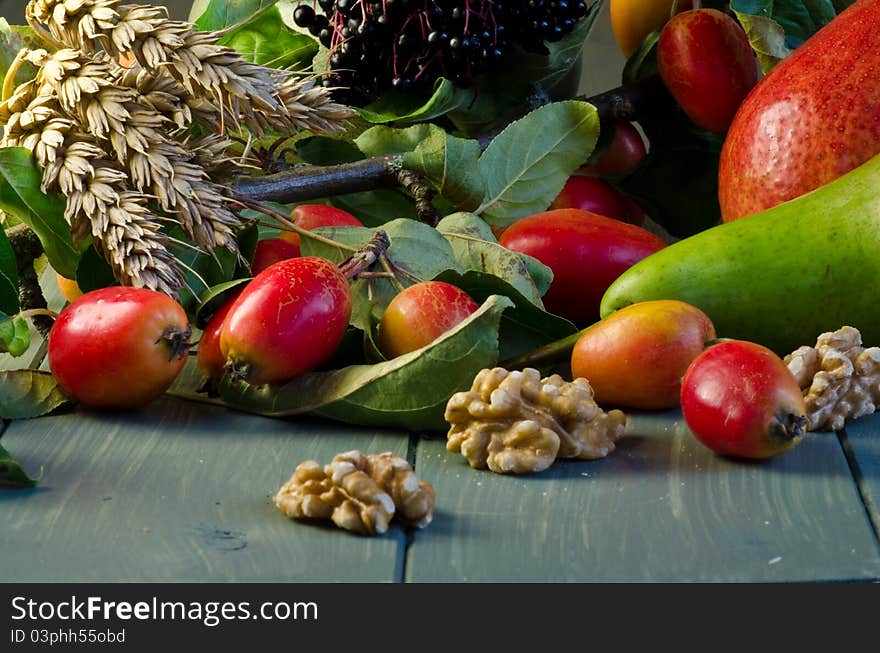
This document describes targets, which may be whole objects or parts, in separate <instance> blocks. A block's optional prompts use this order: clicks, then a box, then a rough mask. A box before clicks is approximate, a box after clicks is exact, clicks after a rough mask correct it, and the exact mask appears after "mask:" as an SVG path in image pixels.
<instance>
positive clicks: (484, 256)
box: [437, 213, 552, 309]
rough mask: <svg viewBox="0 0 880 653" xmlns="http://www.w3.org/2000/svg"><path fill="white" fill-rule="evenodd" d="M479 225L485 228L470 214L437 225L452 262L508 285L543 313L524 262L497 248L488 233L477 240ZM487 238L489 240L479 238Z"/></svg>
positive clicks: (515, 254) (454, 215) (463, 214)
mask: <svg viewBox="0 0 880 653" xmlns="http://www.w3.org/2000/svg"><path fill="white" fill-rule="evenodd" d="M480 223H482V224H483V225H485V224H486V223H485V222H484V221H483V220H481V219H480V218H478V217H477V216H475V215H473V214H470V213H455V214H453V215H450V216H447V217H445V218H443V220H441V221H440V223H439V224H438V225H437V231H439V232H440V233H441V234H443V237H444V238H446V240H448V241H449V244H450V245H452V251H453V253H454V254H455V258H456V259H457V260H458V262H459V263H460V264H461V267H462V268H463V269H464V270H466V271H471V270H473V271H476V272H485V273H487V274H489V275H493V276H496V277H498V278H500V279H502V280H504V281H505V282H507V283H508V284H510V286H511V287H512V288H515V289H516V290H517V292H518V293H519V294H520V295H521V296H522V297H524V298H525V299H527V300H528V301H529V302H531V303H532V304H534V305H535V306H537V307H539V308H542V309H543V308H544V304H543V303H542V302H541V293H539V292H538V289H537V287H535V282H534V281H533V280H532V276H531V275H530V274H529V269H528V268H527V267H526V264H525V262H524V261H523V259H522V258H520V256H519V255H518V254H517V253H516V252H513V251H511V250H509V249H507V248H506V247H502V246H501V245H499V244H498V243H497V242H496V241H495V238H494V236H492V231H491V229H489V233H488V234H486V233H485V232H482V233H480V234H479V236H476V235H474V234H475V233H477V232H478V230H479V231H482V228H481V227H480ZM486 235H488V236H490V237H491V240H489V239H486V238H483V237H481V236H486ZM551 274H552V273H551ZM490 294H491V293H490ZM497 294H501V293H497Z"/></svg>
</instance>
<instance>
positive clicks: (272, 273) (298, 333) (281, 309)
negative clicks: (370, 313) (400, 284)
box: [220, 256, 351, 385]
mask: <svg viewBox="0 0 880 653" xmlns="http://www.w3.org/2000/svg"><path fill="white" fill-rule="evenodd" d="M350 317H351V290H350V289H349V286H348V281H347V280H346V278H345V277H344V276H343V275H342V273H341V272H340V271H339V268H338V267H336V266H335V265H334V264H333V263H331V262H330V261H327V260H325V259H321V258H317V257H314V256H302V257H299V258H291V259H286V260H284V261H279V262H278V263H275V264H274V265H271V266H269V267H268V268H266V269H265V270H263V271H262V272H261V273H260V274H258V275H257V276H256V277H254V278H253V279H252V280H251V281H250V282H249V283H248V284H247V286H245V287H244V289H243V290H242V292H241V294H240V295H239V296H238V298H236V300H235V303H234V304H233V305H232V307H231V308H230V309H229V314H228V315H227V316H226V320H225V321H224V323H223V327H222V328H221V331H220V351H221V352H222V355H223V357H224V358H225V359H226V360H227V361H228V362H229V363H230V364H231V365H232V367H233V369H234V370H237V371H238V373H239V374H240V375H241V376H242V377H243V378H244V379H246V380H247V381H248V382H249V383H253V384H257V385H260V384H264V383H276V382H279V381H286V380H288V379H292V378H293V377H295V376H297V375H299V374H302V373H304V372H308V371H310V370H312V369H314V368H315V367H317V366H318V365H320V364H321V363H322V362H323V361H325V360H326V359H327V358H329V357H330V355H331V354H332V353H333V352H334V351H335V350H336V348H337V347H338V346H339V343H340V342H341V341H342V336H343V335H344V334H345V329H346V327H347V326H348V320H349V318H350Z"/></svg>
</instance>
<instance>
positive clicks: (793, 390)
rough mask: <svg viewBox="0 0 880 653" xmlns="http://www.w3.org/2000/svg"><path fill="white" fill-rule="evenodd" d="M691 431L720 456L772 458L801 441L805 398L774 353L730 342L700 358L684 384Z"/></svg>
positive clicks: (684, 409) (683, 396)
mask: <svg viewBox="0 0 880 653" xmlns="http://www.w3.org/2000/svg"><path fill="white" fill-rule="evenodd" d="M681 408H682V413H683V415H684V418H685V421H686V422H687V425H688V428H690V430H691V432H692V433H693V434H694V435H695V436H696V438H697V439H698V440H699V441H700V442H702V443H703V444H705V445H706V446H707V447H709V448H710V449H712V450H713V451H715V452H716V453H719V454H722V455H725V456H733V457H737V458H753V459H760V458H769V457H771V456H776V455H779V454H781V453H783V452H785V451H788V450H789V449H791V448H792V447H794V446H795V445H796V444H798V443H799V442H800V441H801V440H802V437H801V436H802V435H803V429H804V428H805V425H806V417H805V415H806V406H805V405H804V399H803V395H802V393H801V389H800V388H799V387H798V384H797V382H796V381H795V379H794V376H792V374H791V372H789V371H788V368H787V367H786V366H785V363H783V361H782V359H781V358H779V356H777V355H776V354H775V353H773V352H772V351H770V350H769V349H767V348H766V347H763V346H761V345H758V344H755V343H753V342H748V341H744V340H726V341H722V342H719V343H718V344H715V345H713V346H711V347H709V348H708V349H706V350H705V351H704V352H703V353H702V354H700V355H699V356H697V358H695V359H694V361H693V362H692V363H691V364H690V366H689V367H688V369H687V371H686V372H685V375H684V378H683V379H682V384H681Z"/></svg>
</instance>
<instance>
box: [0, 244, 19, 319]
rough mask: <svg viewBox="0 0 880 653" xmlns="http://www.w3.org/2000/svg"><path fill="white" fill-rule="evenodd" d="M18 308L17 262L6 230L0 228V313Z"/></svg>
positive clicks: (11, 311) (9, 313)
mask: <svg viewBox="0 0 880 653" xmlns="http://www.w3.org/2000/svg"><path fill="white" fill-rule="evenodd" d="M18 309H19V303H18V263H17V262H16V259H15V252H14V251H13V249H12V245H11V244H10V242H9V238H7V237H6V230H5V229H3V228H0V313H6V314H7V315H12V314H13V313H18Z"/></svg>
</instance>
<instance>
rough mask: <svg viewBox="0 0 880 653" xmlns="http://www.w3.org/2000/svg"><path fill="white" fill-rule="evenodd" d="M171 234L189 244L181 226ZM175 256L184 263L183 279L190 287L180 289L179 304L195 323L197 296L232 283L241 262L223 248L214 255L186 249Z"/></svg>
mask: <svg viewBox="0 0 880 653" xmlns="http://www.w3.org/2000/svg"><path fill="white" fill-rule="evenodd" d="M169 235H170V236H171V237H172V238H175V239H177V240H180V241H183V242H187V237H186V235H185V234H184V233H183V230H181V229H180V227H174V228H172V229H171V230H170V231H169ZM174 254H175V256H176V257H177V260H178V261H180V262H181V263H182V269H183V277H184V280H185V282H186V285H187V286H188V288H189V289H188V288H186V287H184V288H183V289H181V291H180V299H179V301H180V305H181V306H183V308H184V309H186V313H187V315H189V316H190V318H191V319H193V321H195V320H194V317H195V313H196V310H197V309H198V306H199V303H200V302H199V299H198V296H199V295H201V294H202V293H204V292H205V291H206V290H208V289H210V288H212V287H214V286H216V285H218V284H221V283H224V282H226V281H230V280H232V276H233V274H235V269H236V264H237V262H238V259H237V258H236V256H235V254H233V253H232V252H230V251H229V250H227V249H225V248H223V247H217V248H215V249H214V251H213V256H212V255H211V254H207V253H205V252H203V251H201V250H195V249H192V248H185V249H182V250H181V251H177V252H175V253H174ZM190 289H191V290H192V292H191V291H190Z"/></svg>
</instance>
